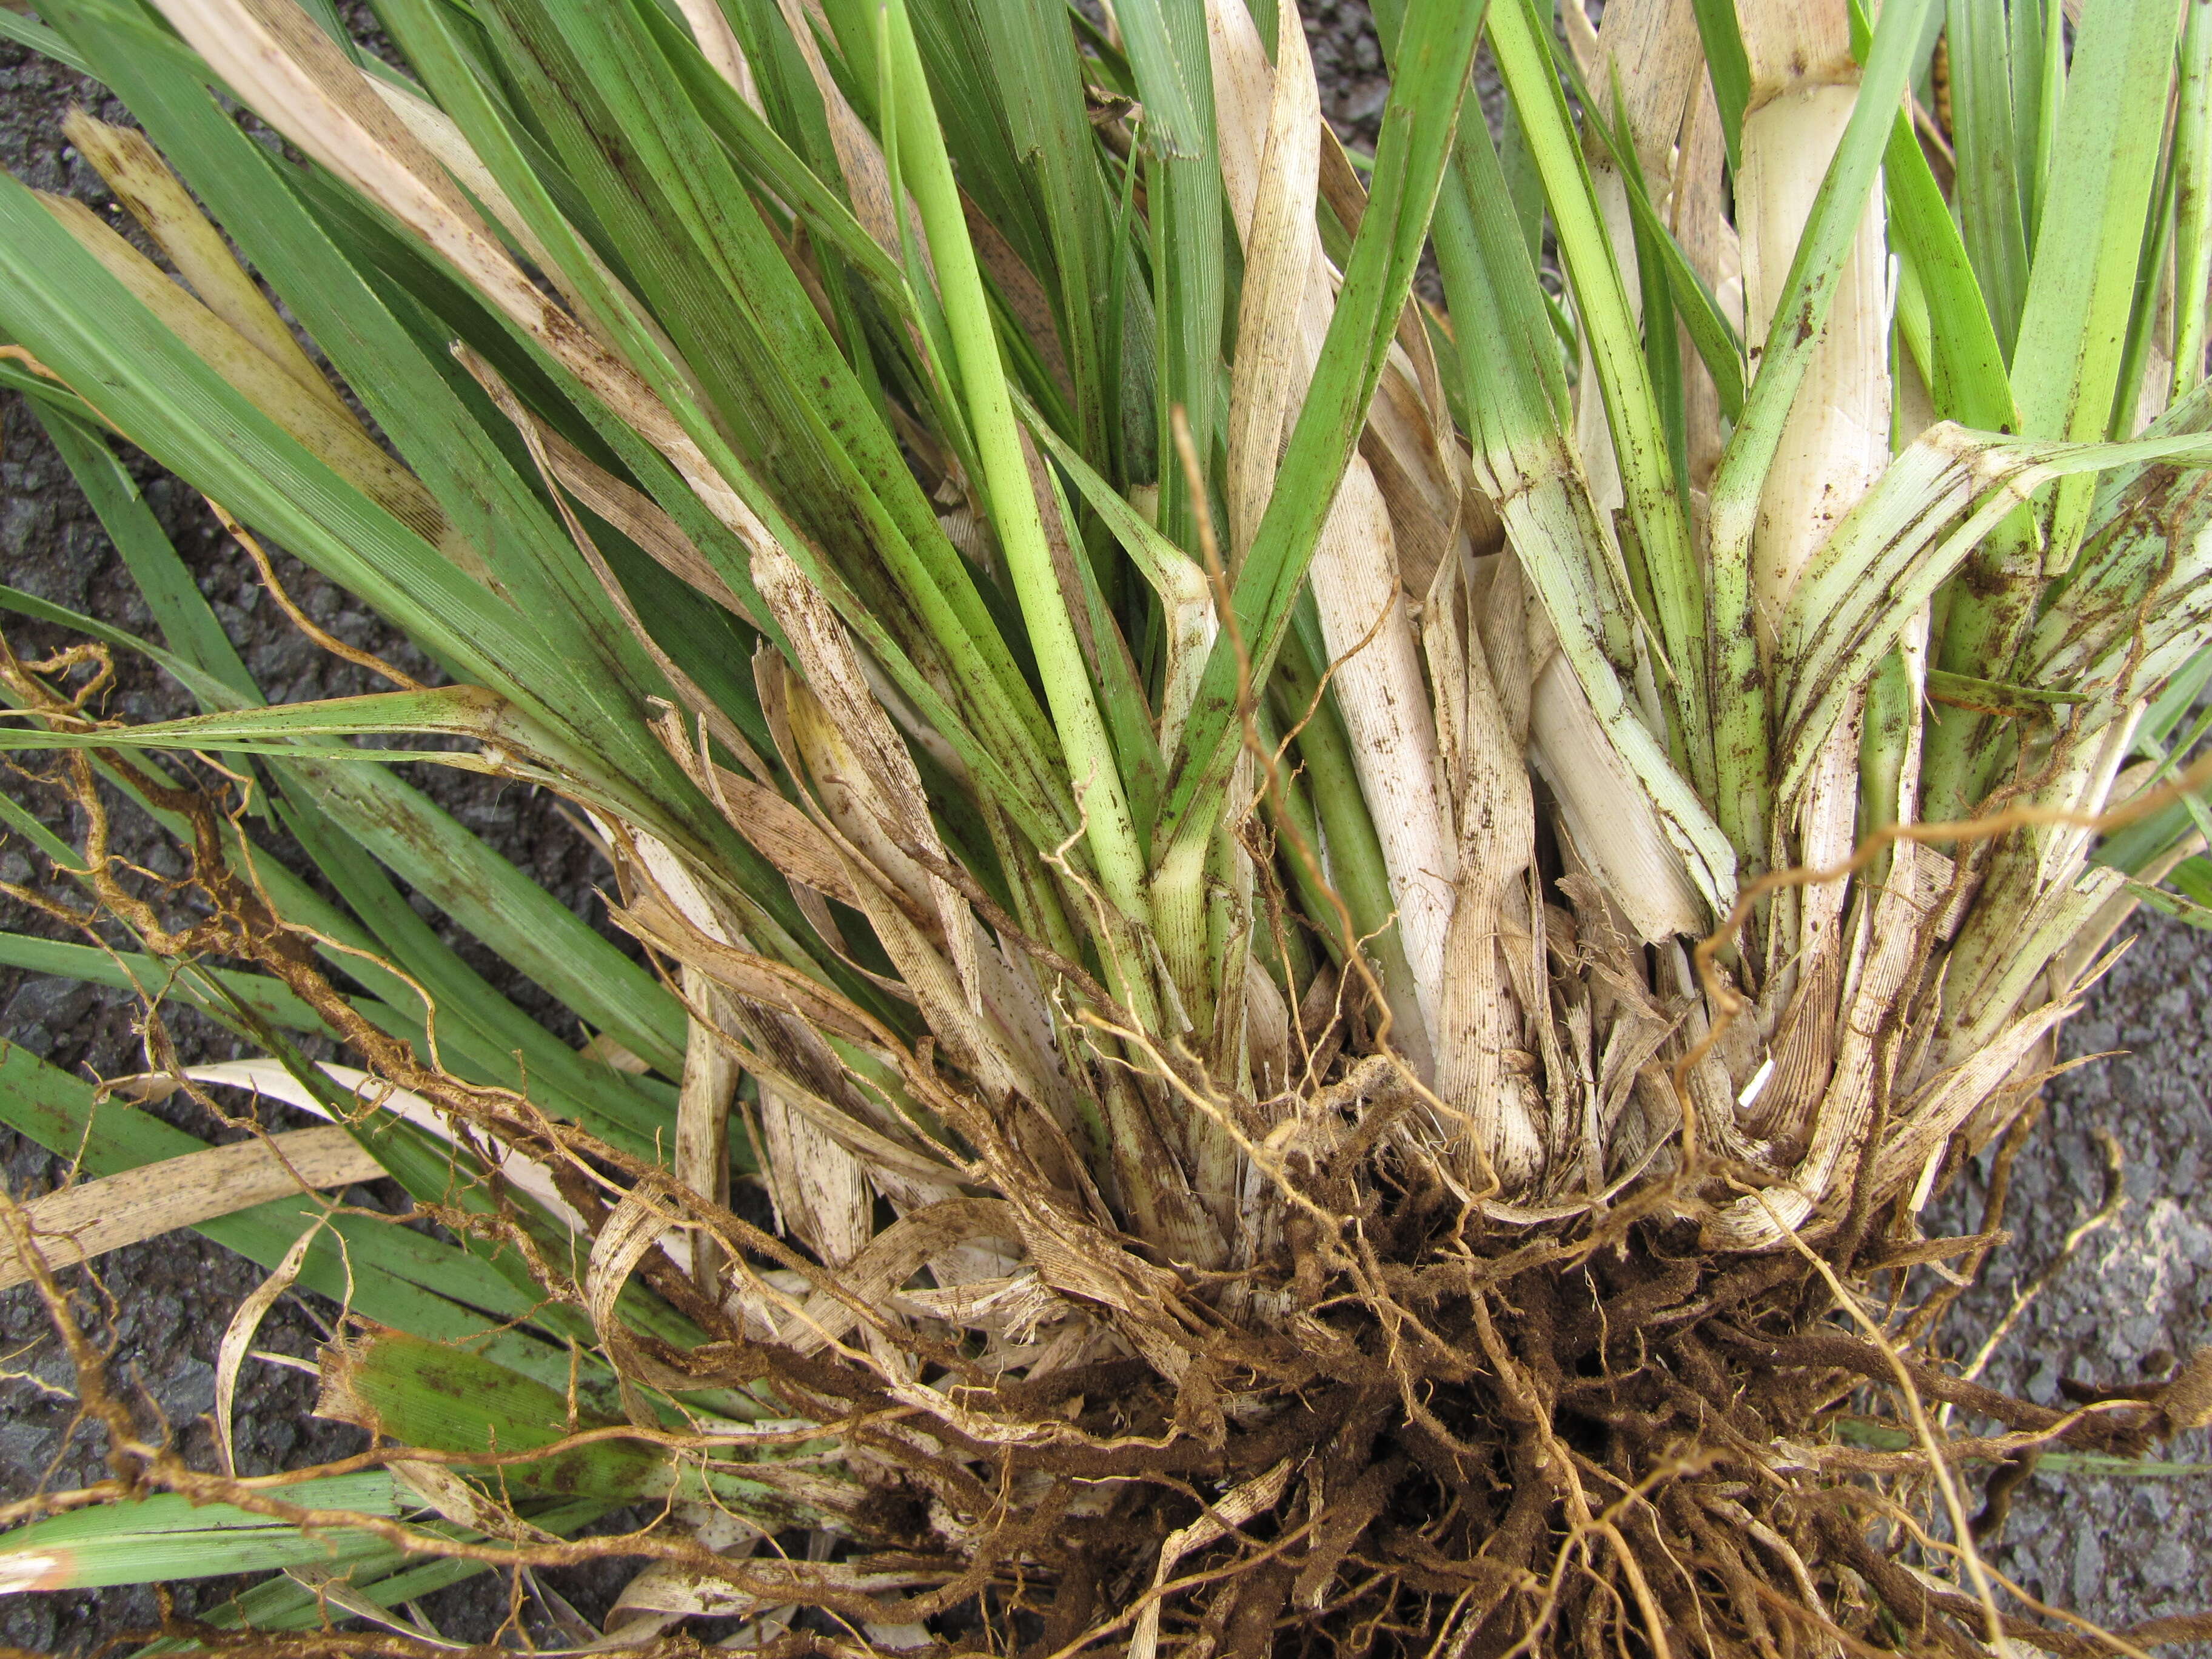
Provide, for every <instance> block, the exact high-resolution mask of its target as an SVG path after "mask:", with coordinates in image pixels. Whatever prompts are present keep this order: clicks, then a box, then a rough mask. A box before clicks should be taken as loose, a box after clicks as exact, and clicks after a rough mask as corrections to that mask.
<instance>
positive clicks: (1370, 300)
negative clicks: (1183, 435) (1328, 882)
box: [1153, 0, 1483, 857]
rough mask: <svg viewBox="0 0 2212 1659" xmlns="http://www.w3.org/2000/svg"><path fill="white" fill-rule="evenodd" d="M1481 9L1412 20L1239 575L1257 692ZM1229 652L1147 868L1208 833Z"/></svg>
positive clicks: (1395, 310) (1222, 765)
mask: <svg viewBox="0 0 2212 1659" xmlns="http://www.w3.org/2000/svg"><path fill="white" fill-rule="evenodd" d="M1482 10H1483V7H1481V6H1480V5H1476V6H1464V7H1463V6H1460V5H1457V4H1455V3H1453V0H1415V3H1413V4H1412V5H1410V6H1408V7H1407V13H1406V21H1405V26H1404V29H1403V31H1402V33H1401V37H1400V44H1399V46H1398V51H1397V57H1396V62H1397V75H1396V77H1395V80H1394V81H1393V82H1392V84H1391V89H1390V101H1389V104H1388V105H1386V106H1384V109H1383V133H1382V137H1381V139H1380V141H1379V142H1378V143H1377V144H1376V159H1375V177H1374V184H1373V188H1372V190H1371V191H1370V195H1369V197H1368V203H1367V210H1366V213H1365V216H1364V217H1363V218H1362V219H1361V221H1360V225H1359V234H1358V236H1357V237H1356V238H1355V239H1354V240H1353V243H1352V258H1351V262H1350V264H1347V265H1346V268H1345V273H1344V286H1343V289H1342V290H1341V291H1340V293H1339V295H1338V296H1337V306H1336V313H1335V314H1334V316H1333V317H1332V318H1331V319H1329V326H1328V336H1327V338H1326V339H1325V341H1324V342H1323V344H1322V351H1321V356H1320V361H1319V362H1318V363H1317V364H1316V368H1315V370H1314V377H1313V380H1312V382H1311V383H1310V386H1308V388H1307V392H1306V398H1305V403H1304V406H1303V407H1302V408H1301V409H1300V410H1299V411H1298V416H1297V422H1296V423H1295V424H1294V425H1293V426H1292V428H1291V436H1290V441H1289V443H1288V444H1287V445H1286V446H1285V450H1284V453H1283V461H1282V465H1281V466H1280V467H1279V470H1278V473H1277V477H1278V483H1277V485H1276V489H1275V493H1274V495H1273V497H1272V498H1271V499H1270V500H1269V501H1268V504H1267V513H1266V515H1265V516H1264V517H1263V518H1262V519H1261V522H1260V526H1259V529H1258V531H1257V532H1256V533H1255V536H1254V538H1253V543H1252V546H1251V549H1250V550H1249V552H1248V553H1247V555H1246V556H1245V560H1244V566H1243V569H1242V570H1241V571H1240V572H1239V573H1238V575H1237V586H1236V590H1235V592H1234V593H1233V595H1232V600H1233V603H1234V605H1235V607H1236V611H1237V623H1238V627H1239V629H1240V631H1241V632H1242V635H1243V644H1244V647H1245V649H1246V650H1247V651H1248V652H1249V655H1250V664H1251V665H1250V672H1251V675H1252V677H1253V680H1254V682H1255V684H1260V683H1264V679H1265V676H1266V675H1267V672H1268V671H1269V670H1270V669H1271V668H1272V667H1273V664H1274V660H1275V656H1276V653H1277V652H1278V651H1279V650H1280V649H1281V647H1282V641H1283V635H1284V631H1285V629H1286V628H1287V627H1288V625H1289V622H1290V617H1291V609H1292V606H1293V605H1295V604H1296V602H1297V595H1298V593H1299V592H1300V590H1301V589H1302V587H1303V586H1304V580H1305V574H1306V567H1307V565H1308V563H1309V562H1310V561H1311V559H1312V557H1313V551H1314V547H1315V544H1316V540H1317V538H1319V536H1320V533H1321V527H1322V522H1323V520H1325V519H1326V517H1327V515H1328V507H1329V502H1330V501H1331V500H1332V499H1333V498H1334V495H1335V491H1336V483H1337V480H1338V479H1339V478H1340V477H1342V476H1343V472H1344V467H1345V464H1346V459H1347V458H1348V457H1349V455H1350V454H1351V452H1352V446H1353V444H1354V443H1355V442H1356V441H1358V435H1359V430H1360V427H1361V424H1362V422H1363V421H1364V418H1365V415H1366V410H1367V404H1368V400H1369V398H1371V397H1372V396H1373V395H1374V392H1375V385H1376V380H1377V379H1378V378H1379V376H1380V375H1381V374H1382V368H1383V355H1384V354H1385V353H1386V352H1387V351H1388V350H1389V344H1390V341H1391V337H1392V335H1393V332H1394V331H1395V328H1396V325H1397V320H1398V316H1399V313H1400V312H1401V309H1402V308H1403V307H1404V305H1405V302H1406V296H1407V293H1408V292H1409V291H1410V290H1411V289H1412V286H1413V267H1414V264H1415V263H1416V262H1417V260H1418V259H1419V255H1420V252H1421V250H1422V248H1423V246H1424V245H1425V242H1426V240H1427V236H1428V227H1429V220H1430V216H1431V212H1432V211H1433V210H1434V208H1435V205H1436V200H1437V190H1438V188H1439V186H1440V185H1442V183H1443V175H1444V168H1445V164H1446V163H1447V161H1449V158H1450V154H1451V141H1452V135H1453V132H1454V131H1455V127H1456V125H1457V122H1458V118H1459V112H1460V106H1461V103H1462V100H1463V99H1464V97H1465V96H1466V94H1467V90H1468V79H1469V72H1470V70H1471V68H1472V66H1473V64H1474V47H1475V42H1476V40H1477V38H1478V36H1479V33H1480V27H1481V22H1482V17H1481V13H1482ZM1238 673H1239V667H1238V664H1237V647H1236V646H1235V645H1234V644H1233V643H1232V642H1231V640H1230V638H1229V637H1228V635H1226V633H1225V634H1224V635H1223V636H1222V637H1221V638H1220V639H1219V640H1218V641H1216V642H1215V645H1214V647H1213V650H1212V655H1211V656H1210V657H1209V658H1208V659H1207V661H1206V673H1205V678H1203V680H1202V681H1201V682H1200V686H1199V690H1198V696H1197V698H1196V700H1195V701H1194V703H1193V705H1192V708H1191V714H1190V719H1189V720H1188V724H1187V725H1186V726H1185V727H1184V738H1183V747H1182V755H1181V757H1179V758H1178V759H1176V761H1175V762H1174V763H1173V769H1172V771H1171V773H1170V779H1171V787H1170V794H1169V800H1168V805H1167V806H1166V808H1165V809H1164V811H1163V812H1162V815H1161V822H1160V824H1159V827H1158V829H1156V830H1155V832H1154V836H1153V846H1154V849H1155V856H1156V857H1158V856H1159V855H1161V854H1162V853H1163V852H1164V849H1165V848H1167V847H1168V846H1169V845H1170V844H1171V843H1172V842H1173V841H1174V840H1175V839H1176V836H1179V835H1181V834H1182V833H1184V831H1185V829H1186V828H1187V827H1188V826H1189V825H1192V824H1194V823H1196V824H1205V825H1208V826H1210V824H1211V822H1212V813H1213V811H1214V808H1215V805H1216V804H1217V799H1218V792H1219V790H1220V789H1221V788H1222V787H1225V785H1226V783H1227V781H1228V776H1229V767H1230V765H1231V763H1232V762H1233V760H1234V757H1235V750H1236V744H1234V743H1233V742H1232V741H1231V740H1230V734H1231V732H1233V731H1234V730H1235V729H1236V728H1237V721H1238V720H1239V718H1240V716H1239V714H1238V711H1237V707H1236V696H1237V678H1238Z"/></svg>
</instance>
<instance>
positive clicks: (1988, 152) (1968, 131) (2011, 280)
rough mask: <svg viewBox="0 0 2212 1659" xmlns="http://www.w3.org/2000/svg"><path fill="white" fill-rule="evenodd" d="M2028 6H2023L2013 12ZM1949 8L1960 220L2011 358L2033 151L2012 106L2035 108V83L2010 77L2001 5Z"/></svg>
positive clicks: (1998, 1)
mask: <svg viewBox="0 0 2212 1659" xmlns="http://www.w3.org/2000/svg"><path fill="white" fill-rule="evenodd" d="M2032 5H2033V0H2022V3H2021V4H2018V5H2015V6H2013V7H2012V8H2011V9H2012V10H2014V11H2023V10H2027V9H2032ZM1948 10H1949V21H1948V39H1949V40H1950V52H1951V137H1952V145H1953V148H1954V152H1955V153H1956V155H1957V156H1958V183H1957V186H1956V190H1957V195H1958V206H1959V217H1960V222H1961V223H1962V225H1963V226H1964V238H1965V243H1966V251H1967V253H1968V255H1969V256H1970V257H1971V258H1972V260H1973V266H1974V272H1975V275H1976V276H1977V277H1978V279H1979V282H1980V285H1981V289H1982V292H1983V293H1984V295H1986V296H1987V297H1988V306H1989V312H1990V319H1991V321H1992V324H1993V325H1994V326H1995V328H1996V335H1997V343H1998V344H1999V345H2000V346H2001V347H2002V349H2004V351H2005V352H2006V354H2007V355H2008V356H2009V355H2010V353H2011V351H2012V349H2013V342H2014V341H2015V339H2016V338H2017V337H2019V334H2020V322H2021V310H2022V308H2023V307H2024V306H2025V305H2026V303H2027V281H2028V252H2027V249H2028V236H2027V203H2028V197H2029V195H2030V193H2031V186H2030V183H2029V180H2028V179H2026V178H2024V177H2022V173H2023V172H2024V171H2026V170H2027V169H2028V168H2031V167H2033V165H2034V152H2033V150H2032V149H2031V150H2029V151H2027V152H2026V153H2023V152H2022V150H2021V146H2020V143H2019V135H2018V131H2017V128H2016V125H2015V112H2014V106H2015V100H2018V99H2022V98H2024V99H2025V100H2026V101H2027V106H2028V107H2029V108H2030V109H2033V107H2034V100H2035V98H2036V95H2037V81H2036V79H2035V78H2034V76H2033V70H2032V69H2031V70H2030V76H2029V78H2028V79H2027V82H2025V84H2021V82H2017V81H2016V80H2015V76H2014V64H2013V61H2012V31H2011V27H2010V23H2009V21H2008V16H2007V8H2006V5H2005V0H1950V3H1949V8H1948ZM2022 67H2023V68H2028V67H2029V66H2027V65H2023V66H2022ZM1916 142H1917V141H1916Z"/></svg>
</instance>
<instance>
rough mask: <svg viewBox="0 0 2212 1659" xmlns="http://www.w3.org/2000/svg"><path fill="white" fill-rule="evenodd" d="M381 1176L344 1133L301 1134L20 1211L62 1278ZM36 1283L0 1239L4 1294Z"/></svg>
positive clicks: (39, 1201)
mask: <svg viewBox="0 0 2212 1659" xmlns="http://www.w3.org/2000/svg"><path fill="white" fill-rule="evenodd" d="M383 1173H384V1168H383V1166H382V1165H381V1164H379V1163H378V1162H377V1161H376V1160H375V1159H374V1158H372V1157H370V1156H369V1155H368V1153H367V1152H363V1151H362V1149H361V1146H359V1144H358V1143H356V1141H355V1139H354V1138H353V1137H352V1136H351V1135H350V1134H349V1133H346V1131H345V1130H344V1129H343V1128H340V1127H336V1126H331V1127H325V1128H317V1129H294V1130H291V1131H289V1132H288V1133H283V1134H280V1135H270V1136H268V1137H267V1138H265V1139H253V1140H244V1141H240V1142H239V1143H238V1144H237V1145H236V1146H210V1148H208V1150H207V1151H205V1152H187V1153H185V1155H184V1156H183V1157H182V1158H167V1159H164V1160H162V1161H161V1162H160V1163H158V1164H141V1165H140V1166H139V1167H138V1168H137V1169H135V1170H124V1171H123V1172H122V1173H120V1174H118V1175H112V1176H101V1177H100V1179H99V1180H97V1181H87V1182H81V1183H79V1184H78V1185H76V1186H74V1187H64V1188H59V1189H58V1190H57V1191H54V1192H51V1193H48V1194H46V1195H45V1196H44V1197H41V1198H34V1199H33V1200H30V1201H29V1202H27V1204H25V1205H24V1206H23V1213H24V1216H25V1218H27V1220H28V1221H29V1223H30V1224H31V1228H32V1231H33V1232H34V1233H36V1234H38V1235H39V1236H40V1238H41V1239H51V1240H52V1241H53V1243H52V1245H51V1246H48V1245H44V1244H42V1245H41V1247H40V1249H41V1253H42V1254H43V1255H46V1258H47V1264H48V1265H49V1266H50V1267H53V1268H54V1269H56V1270H57V1271H58V1270H59V1269H61V1268H63V1267H74V1266H76V1264H77V1263H79V1262H81V1261H91V1260H92V1259H93V1258H94V1257H95V1256H100V1255H106V1253H107V1252H108V1251H110V1250H118V1249H122V1248H123V1247H124V1246H125V1245H126V1244H137V1243H143V1242H144V1241H146V1240H147V1239H149V1238H159V1237H161V1235H162V1234H164V1233H168V1232H173V1231H176V1230H177V1229H178V1228H179V1227H191V1226H195V1225H197V1224H198V1223H200V1222H203V1221H207V1220H211V1219H213V1218H215V1217H216V1216H224V1215H233V1214H235V1213H236V1212H239V1211H240V1210H247V1209H252V1207H253V1206H255V1205H257V1204H266V1203H268V1202H270V1200H273V1199H279V1198H283V1197H287V1196H289V1194H294V1193H298V1192H302V1191H306V1192H313V1191H318V1190H319V1189H321V1188H326V1187H349V1186H351V1185H353V1184H354V1183H355V1182H360V1181H374V1180H375V1179H377V1178H378V1177H379V1176H381V1175H382V1174H383ZM30 1276H31V1270H30V1268H29V1267H28V1266H27V1265H26V1264H25V1263H24V1262H23V1261H22V1260H21V1258H20V1257H19V1256H17V1255H16V1254H15V1249H14V1247H13V1246H12V1245H9V1244H7V1243H5V1242H4V1241H0V1290H5V1289H6V1288H7V1287H8V1286H9V1285H20V1284H21V1283H22V1282H23V1281H24V1280H26V1279H28V1278H30Z"/></svg>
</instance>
